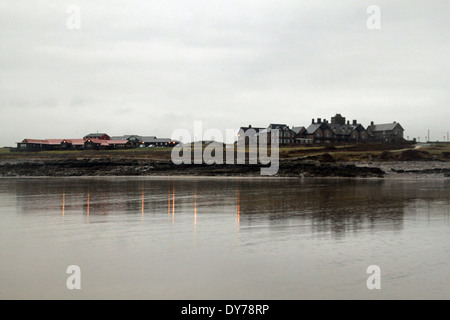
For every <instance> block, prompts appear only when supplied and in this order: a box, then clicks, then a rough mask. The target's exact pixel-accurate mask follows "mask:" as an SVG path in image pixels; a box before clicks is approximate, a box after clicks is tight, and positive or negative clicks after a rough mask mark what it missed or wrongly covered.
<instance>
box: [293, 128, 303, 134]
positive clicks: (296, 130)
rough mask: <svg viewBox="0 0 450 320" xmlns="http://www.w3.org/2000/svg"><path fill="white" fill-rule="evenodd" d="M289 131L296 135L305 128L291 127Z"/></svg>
mask: <svg viewBox="0 0 450 320" xmlns="http://www.w3.org/2000/svg"><path fill="white" fill-rule="evenodd" d="M291 130H292V131H294V132H295V134H298V133H299V132H301V131H303V130H306V128H305V127H292V128H291Z"/></svg>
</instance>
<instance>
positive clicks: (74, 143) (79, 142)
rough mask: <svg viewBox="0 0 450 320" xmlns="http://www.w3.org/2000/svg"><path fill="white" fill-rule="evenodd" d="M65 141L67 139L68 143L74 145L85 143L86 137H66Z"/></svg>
mask: <svg viewBox="0 0 450 320" xmlns="http://www.w3.org/2000/svg"><path fill="white" fill-rule="evenodd" d="M63 141H65V142H66V143H70V144H72V145H76V146H79V145H83V144H84V139H64V140H63Z"/></svg>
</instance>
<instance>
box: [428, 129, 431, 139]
mask: <svg viewBox="0 0 450 320" xmlns="http://www.w3.org/2000/svg"><path fill="white" fill-rule="evenodd" d="M430 141H431V138H430V129H428V141H427V142H430Z"/></svg>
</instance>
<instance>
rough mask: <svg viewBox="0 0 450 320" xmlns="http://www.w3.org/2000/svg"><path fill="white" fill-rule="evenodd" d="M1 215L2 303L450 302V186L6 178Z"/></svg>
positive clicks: (431, 183)
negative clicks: (375, 277) (76, 273)
mask: <svg viewBox="0 0 450 320" xmlns="http://www.w3.org/2000/svg"><path fill="white" fill-rule="evenodd" d="M0 219H1V220H0V270H1V273H0V298H1V299H17V298H19V299H28V298H31V299H35V298H36V299H78V298H84V299H381V298H382V299H427V298H430V299H431V298H435V299H449V298H450V278H449V271H448V270H449V265H450V241H449V240H450V228H449V226H450V181H449V180H448V179H447V180H435V181H433V180H430V181H406V180H405V181H401V180H398V181H382V180H338V179H305V180H294V179H236V178H140V177H134V178H130V177H121V178H112V177H104V178H19V179H17V178H16V179H14V178H11V179H8V178H3V179H0ZM69 265H78V266H79V267H80V268H81V290H69V289H67V287H66V280H67V278H68V277H69V275H68V274H67V273H66V269H67V267H68V266H69ZM370 265H378V266H379V267H380V269H381V289H380V290H368V289H367V286H366V280H367V278H368V277H369V274H367V273H366V269H367V267H368V266H370Z"/></svg>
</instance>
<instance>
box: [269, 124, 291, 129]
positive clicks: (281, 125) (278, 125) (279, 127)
mask: <svg viewBox="0 0 450 320" xmlns="http://www.w3.org/2000/svg"><path fill="white" fill-rule="evenodd" d="M268 128H269V129H282V130H284V129H286V128H287V125H286V124H284V123H283V124H280V123H271V124H269V127H268Z"/></svg>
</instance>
